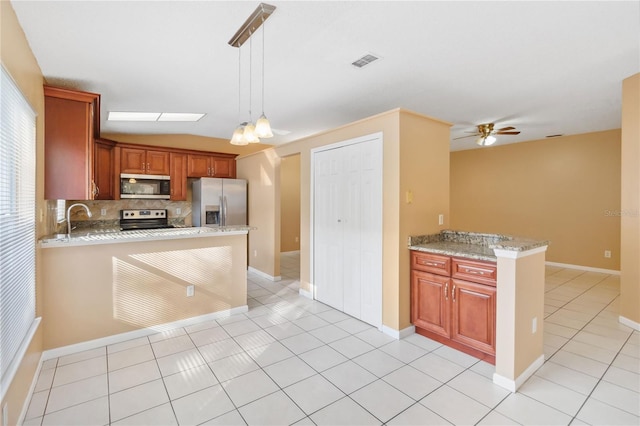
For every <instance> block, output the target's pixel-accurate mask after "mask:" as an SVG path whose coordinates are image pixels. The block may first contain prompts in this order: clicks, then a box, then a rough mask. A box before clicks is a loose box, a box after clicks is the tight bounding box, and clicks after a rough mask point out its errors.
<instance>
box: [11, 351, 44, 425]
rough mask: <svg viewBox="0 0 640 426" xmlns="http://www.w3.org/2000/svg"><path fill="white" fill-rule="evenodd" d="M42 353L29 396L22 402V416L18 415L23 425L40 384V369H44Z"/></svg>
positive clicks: (19, 421) (19, 422)
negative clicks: (32, 398)
mask: <svg viewBox="0 0 640 426" xmlns="http://www.w3.org/2000/svg"><path fill="white" fill-rule="evenodd" d="M42 362H43V359H42V354H40V361H38V367H37V368H36V372H35V373H34V375H33V378H32V379H31V386H29V392H27V398H25V400H24V403H23V404H22V411H20V417H18V423H17V424H19V425H21V424H22V423H24V418H25V417H27V411H28V410H29V404H30V403H31V397H32V396H33V392H34V391H35V390H36V385H37V384H38V379H39V378H40V371H41V370H42Z"/></svg>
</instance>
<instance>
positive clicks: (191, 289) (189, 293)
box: [187, 284, 196, 297]
mask: <svg viewBox="0 0 640 426" xmlns="http://www.w3.org/2000/svg"><path fill="white" fill-rule="evenodd" d="M195 292H196V289H195V286H194V285H193V284H192V285H188V286H187V297H192V296H193V295H194V294H195Z"/></svg>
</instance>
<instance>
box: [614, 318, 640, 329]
mask: <svg viewBox="0 0 640 426" xmlns="http://www.w3.org/2000/svg"><path fill="white" fill-rule="evenodd" d="M618 321H619V322H620V324H623V325H626V326H627V327H631V328H633V329H634V330H637V331H640V323H637V322H635V321H632V320H630V319H629V318H625V317H623V316H622V315H620V316H619V317H618Z"/></svg>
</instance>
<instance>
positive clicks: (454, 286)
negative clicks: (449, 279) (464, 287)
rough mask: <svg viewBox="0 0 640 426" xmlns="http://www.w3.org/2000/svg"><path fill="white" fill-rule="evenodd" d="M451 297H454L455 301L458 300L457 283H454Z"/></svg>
mask: <svg viewBox="0 0 640 426" xmlns="http://www.w3.org/2000/svg"><path fill="white" fill-rule="evenodd" d="M451 297H453V301H454V302H455V301H456V285H455V284H454V285H453V288H452V289H451Z"/></svg>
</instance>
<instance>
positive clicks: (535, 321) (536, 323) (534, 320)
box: [531, 317, 538, 334]
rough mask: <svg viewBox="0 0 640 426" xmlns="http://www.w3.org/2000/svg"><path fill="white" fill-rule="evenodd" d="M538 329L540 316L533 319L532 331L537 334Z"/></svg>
mask: <svg viewBox="0 0 640 426" xmlns="http://www.w3.org/2000/svg"><path fill="white" fill-rule="evenodd" d="M536 331H538V317H534V318H533V319H532V320H531V333H532V334H536Z"/></svg>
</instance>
